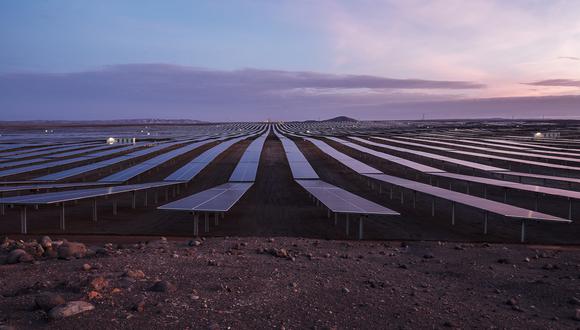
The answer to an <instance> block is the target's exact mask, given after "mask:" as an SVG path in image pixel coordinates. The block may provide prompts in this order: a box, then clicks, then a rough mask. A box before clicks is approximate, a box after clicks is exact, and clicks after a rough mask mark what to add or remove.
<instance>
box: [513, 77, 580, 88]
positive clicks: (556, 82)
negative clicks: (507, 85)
mask: <svg viewBox="0 0 580 330" xmlns="http://www.w3.org/2000/svg"><path fill="white" fill-rule="evenodd" d="M524 85H531V86H551V87H554V86H556V87H580V80H573V79H547V80H540V81H535V82H530V83H524Z"/></svg>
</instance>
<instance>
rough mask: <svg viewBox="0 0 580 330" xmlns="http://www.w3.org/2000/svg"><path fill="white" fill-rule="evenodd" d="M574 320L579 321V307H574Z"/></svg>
mask: <svg viewBox="0 0 580 330" xmlns="http://www.w3.org/2000/svg"><path fill="white" fill-rule="evenodd" d="M574 320H576V321H580V308H576V314H575V315H574Z"/></svg>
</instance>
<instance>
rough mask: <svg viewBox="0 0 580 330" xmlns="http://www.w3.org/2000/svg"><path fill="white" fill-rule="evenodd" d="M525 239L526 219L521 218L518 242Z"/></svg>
mask: <svg viewBox="0 0 580 330" xmlns="http://www.w3.org/2000/svg"><path fill="white" fill-rule="evenodd" d="M525 240H526V220H522V231H521V235H520V242H522V243H523V242H525Z"/></svg>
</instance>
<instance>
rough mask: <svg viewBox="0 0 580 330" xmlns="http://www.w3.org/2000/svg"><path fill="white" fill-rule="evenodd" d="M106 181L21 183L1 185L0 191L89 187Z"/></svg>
mask: <svg viewBox="0 0 580 330" xmlns="http://www.w3.org/2000/svg"><path fill="white" fill-rule="evenodd" d="M106 184H107V183H98V182H75V183H47V184H34V185H22V186H2V187H0V193H5V192H15V191H29V190H30V191H32V190H41V189H59V188H78V187H90V186H102V185H106Z"/></svg>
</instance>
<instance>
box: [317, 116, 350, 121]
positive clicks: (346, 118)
mask: <svg viewBox="0 0 580 330" xmlns="http://www.w3.org/2000/svg"><path fill="white" fill-rule="evenodd" d="M323 121H358V120H356V119H354V118H350V117H347V116H338V117H334V118H330V119H326V120H323Z"/></svg>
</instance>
